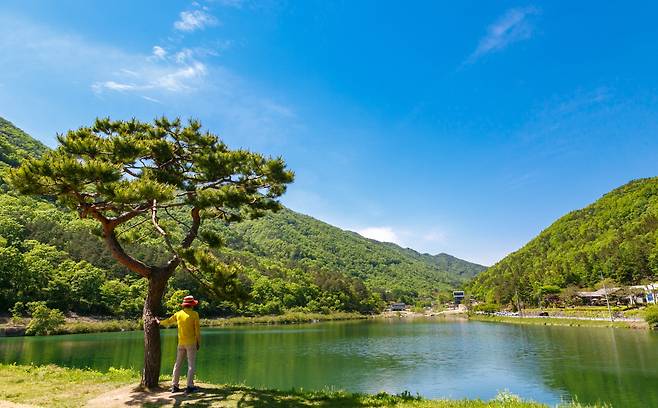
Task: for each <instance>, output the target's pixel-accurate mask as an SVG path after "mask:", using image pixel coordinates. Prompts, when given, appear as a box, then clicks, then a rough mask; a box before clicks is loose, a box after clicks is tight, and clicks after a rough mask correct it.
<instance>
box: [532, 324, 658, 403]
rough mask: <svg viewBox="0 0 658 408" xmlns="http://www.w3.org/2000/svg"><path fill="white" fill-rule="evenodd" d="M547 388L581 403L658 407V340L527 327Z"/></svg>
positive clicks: (627, 333)
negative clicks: (566, 394)
mask: <svg viewBox="0 0 658 408" xmlns="http://www.w3.org/2000/svg"><path fill="white" fill-rule="evenodd" d="M523 331H524V332H525V333H526V337H527V339H528V340H529V341H530V343H531V344H533V345H534V347H535V348H536V349H537V350H542V351H541V353H538V355H537V364H538V366H539V369H538V370H537V371H538V372H539V373H541V375H542V377H543V378H544V381H545V383H546V384H547V385H548V386H549V387H551V388H554V389H559V390H564V391H566V393H568V394H569V395H570V396H572V398H576V399H577V400H578V401H580V402H581V403H586V404H594V403H597V402H606V403H608V404H612V406H613V407H629V408H630V407H658V387H656V384H658V335H657V334H655V333H650V332H644V331H632V330H627V329H605V328H569V327H523Z"/></svg>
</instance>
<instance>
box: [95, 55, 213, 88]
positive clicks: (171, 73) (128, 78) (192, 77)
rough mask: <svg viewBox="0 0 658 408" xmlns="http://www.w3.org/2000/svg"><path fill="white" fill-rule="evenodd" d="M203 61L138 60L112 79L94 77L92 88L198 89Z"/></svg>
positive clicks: (203, 70) (203, 68)
mask: <svg viewBox="0 0 658 408" xmlns="http://www.w3.org/2000/svg"><path fill="white" fill-rule="evenodd" d="M207 71H208V70H207V68H206V65H205V64H203V63H201V62H199V61H193V62H192V63H190V64H165V65H161V64H151V63H148V61H147V62H146V63H145V62H143V61H142V62H140V63H139V64H138V66H136V67H133V68H132V69H129V70H126V69H124V70H120V71H119V72H118V73H117V74H115V76H116V77H117V79H115V80H106V81H96V82H94V83H93V84H92V85H91V89H92V90H93V91H94V92H96V93H102V92H103V91H118V92H130V91H148V90H155V91H167V92H185V91H192V90H194V89H197V88H198V87H199V86H200V85H202V83H203V81H202V80H203V79H204V78H205V76H206V74H207Z"/></svg>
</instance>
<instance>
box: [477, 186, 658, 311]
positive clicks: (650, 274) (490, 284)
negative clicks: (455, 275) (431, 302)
mask: <svg viewBox="0 0 658 408" xmlns="http://www.w3.org/2000/svg"><path fill="white" fill-rule="evenodd" d="M601 274H603V276H604V277H605V278H610V279H612V280H613V281H615V282H616V283H619V284H624V285H628V284H638V283H642V282H644V281H647V280H650V279H655V276H656V275H657V274H658V178H648V179H640V180H634V181H631V182H630V183H628V184H626V185H624V186H622V187H619V188H617V189H615V190H613V191H611V192H610V193H608V194H606V195H604V196H603V197H602V198H600V199H599V200H598V201H596V202H595V203H593V204H591V205H589V206H587V207H585V208H583V209H581V210H577V211H573V212H571V213H569V214H567V215H565V216H564V217H562V218H560V219H559V220H557V221H556V222H555V223H554V224H552V225H551V226H550V227H548V228H547V229H545V230H544V231H542V232H541V233H540V234H539V235H538V236H537V237H536V238H534V239H533V240H532V241H530V242H529V243H528V244H526V245H525V246H524V247H523V248H521V249H520V250H518V251H516V252H514V253H512V254H510V255H509V256H507V257H506V258H504V259H503V260H501V261H500V262H498V263H497V264H496V265H494V266H492V267H491V268H489V269H488V270H487V271H485V272H484V273H482V274H481V275H479V276H478V277H477V278H476V279H475V280H474V282H473V283H472V285H471V289H472V292H473V293H474V294H475V295H476V296H477V297H479V298H480V299H481V300H487V301H490V302H499V303H506V302H509V301H510V300H511V298H512V297H513V295H514V294H515V293H516V292H517V291H518V293H519V297H520V298H521V299H524V300H530V299H531V298H532V297H533V296H534V295H535V294H536V293H537V292H538V291H539V289H540V287H542V286H547V285H548V286H557V287H560V288H565V287H568V286H578V287H591V286H594V285H595V284H596V283H597V282H598V281H599V280H600V279H601Z"/></svg>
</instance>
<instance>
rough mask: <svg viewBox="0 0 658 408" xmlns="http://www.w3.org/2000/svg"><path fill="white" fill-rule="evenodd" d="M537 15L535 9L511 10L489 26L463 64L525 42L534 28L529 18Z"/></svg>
mask: <svg viewBox="0 0 658 408" xmlns="http://www.w3.org/2000/svg"><path fill="white" fill-rule="evenodd" d="M537 14H539V9H537V8H535V7H523V8H513V9H510V10H507V12H506V13H505V14H504V15H503V16H502V17H500V18H499V19H498V20H496V21H495V22H494V23H493V24H491V25H490V26H489V27H488V28H487V35H485V36H484V37H483V38H482V39H480V42H479V43H478V46H477V48H476V49H475V51H473V53H472V54H471V55H470V56H469V57H468V58H467V59H466V61H465V63H473V62H475V61H476V60H477V59H478V58H480V57H482V56H483V55H486V54H489V53H492V52H496V51H500V50H502V49H504V48H505V47H507V46H508V45H510V44H512V43H515V42H518V41H521V40H527V39H529V38H530V37H532V34H533V30H534V27H533V25H532V23H531V22H530V21H529V17H530V16H533V15H537Z"/></svg>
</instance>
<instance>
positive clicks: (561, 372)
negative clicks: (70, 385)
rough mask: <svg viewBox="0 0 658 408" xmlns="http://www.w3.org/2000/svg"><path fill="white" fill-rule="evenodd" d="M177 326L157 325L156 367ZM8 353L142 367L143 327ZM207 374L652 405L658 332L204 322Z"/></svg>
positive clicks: (317, 385) (26, 358)
mask: <svg viewBox="0 0 658 408" xmlns="http://www.w3.org/2000/svg"><path fill="white" fill-rule="evenodd" d="M175 334H176V333H175V330H163V342H164V344H163V372H168V371H169V370H170V369H171V367H172V364H173V357H174V350H175V347H176V344H175V341H176V338H175ZM0 360H2V361H3V362H17V363H21V364H25V363H39V364H41V363H55V364H59V365H63V366H70V367H91V368H95V369H100V370H106V369H107V368H109V367H128V368H136V369H139V367H140V366H141V360H142V333H141V332H125V333H100V334H82V335H68V336H52V337H23V338H3V339H0ZM197 365H198V371H197V376H198V377H199V378H202V379H204V380H206V381H209V382H216V383H227V382H230V383H245V384H247V385H251V386H257V387H268V388H279V389H290V388H293V387H295V388H304V389H322V388H326V387H328V388H335V389H346V390H350V391H360V392H378V391H388V392H401V391H405V390H408V391H410V392H412V393H414V394H415V393H419V394H421V395H423V396H425V397H428V398H439V397H446V398H483V399H490V398H492V397H493V396H495V394H496V393H497V391H499V390H503V389H508V390H510V391H511V392H513V393H515V394H518V395H521V396H523V397H524V398H529V399H534V400H537V401H541V402H545V403H551V404H553V403H556V402H559V401H560V400H561V399H563V400H571V399H572V398H574V397H576V398H578V400H579V401H581V402H585V403H594V402H607V403H610V404H612V405H613V406H615V407H635V406H637V407H658V334H657V333H651V332H647V331H639V330H628V329H606V328H581V327H578V328H571V327H550V326H522V325H506V324H493V323H482V322H467V321H453V322H449V321H448V322H446V321H432V320H419V321H397V320H396V321H365V322H363V321H362V322H336V323H318V324H310V325H295V326H270V327H248V328H247V327H242V328H220V329H204V330H203V348H202V349H201V352H200V353H199V356H198V363H197Z"/></svg>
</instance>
